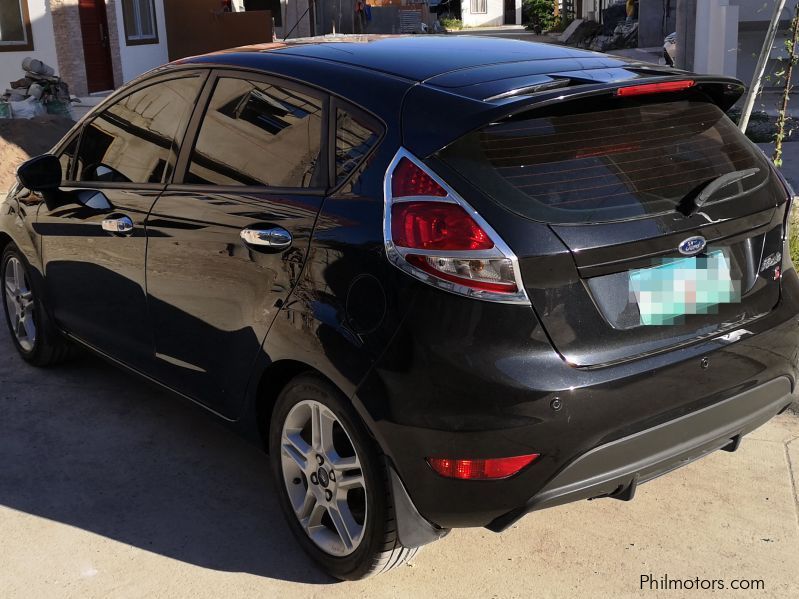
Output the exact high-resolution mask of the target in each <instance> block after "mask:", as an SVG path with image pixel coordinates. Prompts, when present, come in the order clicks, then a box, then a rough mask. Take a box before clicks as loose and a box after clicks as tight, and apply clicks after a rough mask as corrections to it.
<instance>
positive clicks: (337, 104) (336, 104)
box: [327, 96, 386, 194]
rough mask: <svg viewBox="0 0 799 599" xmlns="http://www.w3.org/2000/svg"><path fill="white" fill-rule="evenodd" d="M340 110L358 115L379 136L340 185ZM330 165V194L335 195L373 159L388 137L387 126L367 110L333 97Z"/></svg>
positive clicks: (329, 149)
mask: <svg viewBox="0 0 799 599" xmlns="http://www.w3.org/2000/svg"><path fill="white" fill-rule="evenodd" d="M339 110H342V111H344V112H348V113H350V115H352V116H355V115H357V116H358V117H359V118H362V119H363V120H364V121H366V122H367V123H368V124H369V126H370V127H371V128H372V130H373V131H374V132H375V134H377V140H376V141H375V143H374V145H373V146H372V147H371V148H369V151H368V152H367V153H366V154H364V155H363V158H361V160H360V162H358V165H357V166H356V167H355V168H354V169H352V171H350V173H349V174H347V176H346V177H344V178H343V179H342V180H341V181H340V182H339V183H336V128H337V125H338V123H337V119H336V115H337V113H338V111H339ZM328 123H329V126H328V136H329V141H328V158H327V160H328V164H329V165H330V168H329V169H328V185H329V187H330V193H331V194H332V193H335V192H336V191H338V190H339V189H341V188H342V187H344V186H345V185H347V183H349V181H350V180H351V179H352V178H353V176H355V174H356V173H357V172H358V169H359V168H360V167H361V165H362V164H363V163H364V162H366V161H367V160H369V159H371V158H372V155H373V154H374V153H375V152H377V149H378V148H379V147H380V144H382V143H383V139H384V138H385V136H386V126H385V124H384V123H383V121H381V120H380V119H379V118H377V117H376V116H374V115H372V114H371V113H369V112H367V111H366V110H364V109H362V108H360V107H358V106H356V105H355V104H352V103H350V102H347V101H345V100H343V99H341V98H339V97H336V96H332V97H331V101H330V118H329V120H328Z"/></svg>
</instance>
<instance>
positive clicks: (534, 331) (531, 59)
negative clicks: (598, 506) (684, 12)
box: [0, 36, 799, 579]
mask: <svg viewBox="0 0 799 599" xmlns="http://www.w3.org/2000/svg"><path fill="white" fill-rule="evenodd" d="M742 90H743V87H742V85H741V84H740V83H739V82H738V81H736V80H734V79H728V78H724V77H719V76H700V75H693V74H689V73H686V72H682V71H675V70H671V69H669V68H667V67H657V66H653V65H646V64H641V63H636V62H630V61H627V60H623V59H619V58H612V57H609V56H605V55H601V54H594V53H590V52H583V51H578V50H574V49H569V48H562V47H555V46H547V45H537V44H531V43H526V42H519V41H508V40H498V39H491V38H469V37H455V38H452V37H435V36H424V37H407V38H377V37H359V38H346V37H344V38H333V39H324V40H323V41H319V40H316V41H313V40H309V41H299V42H295V43H290V44H271V45H266V46H261V47H252V48H243V49H237V50H232V51H229V52H224V53H218V54H213V55H208V56H200V57H196V58H191V59H187V60H182V61H179V62H177V63H173V64H170V65H168V66H166V67H163V68H160V69H157V70H155V71H152V72H150V73H147V74H146V75H144V76H142V77H140V78H139V79H137V80H136V81H134V82H132V83H130V84H129V85H127V86H125V87H123V88H122V89H121V90H119V91H118V92H116V93H115V94H114V95H113V96H111V97H110V98H108V99H107V100H106V101H105V102H104V103H103V104H102V105H100V106H99V107H97V109H95V110H94V111H93V112H92V113H90V114H89V115H88V116H87V117H86V118H84V119H83V120H82V121H81V122H80V123H78V124H77V125H76V126H75V128H74V129H73V130H72V131H71V132H70V133H69V134H68V135H67V136H66V137H65V138H64V139H63V141H61V142H60V143H59V144H58V145H57V146H56V147H55V148H54V149H53V150H52V153H51V154H48V155H45V156H41V157H38V158H34V159H32V160H31V161H29V162H27V163H26V164H24V165H23V166H22V167H20V169H19V172H18V177H19V184H18V185H17V186H16V187H15V188H14V189H12V190H11V192H10V194H9V196H8V198H7V199H6V200H5V203H4V204H2V206H0V246H2V262H1V263H0V266H1V270H0V277H2V282H3V284H2V299H3V301H2V304H3V306H4V308H5V316H6V319H7V320H8V324H9V327H10V330H11V335H12V338H13V339H14V343H15V344H16V346H17V349H18V350H19V352H20V354H21V355H22V357H23V358H24V359H25V360H27V361H29V362H31V363H33V364H36V365H39V366H47V365H50V364H53V363H55V362H58V361H61V360H63V359H64V358H66V357H67V356H68V355H69V354H70V353H71V352H72V349H73V348H75V347H79V346H80V347H86V348H89V349H90V350H92V351H94V352H97V353H99V354H100V355H102V356H104V357H106V358H108V359H109V360H111V361H113V362H115V363H116V364H119V365H120V366H122V367H125V368H127V369H130V370H132V371H134V372H137V373H140V374H142V375H144V376H145V377H147V378H149V379H151V380H154V381H157V382H158V383H160V384H161V385H163V386H164V387H166V388H168V389H171V390H172V391H174V392H175V393H176V394H178V395H181V396H183V397H185V398H188V399H190V400H192V401H194V402H196V403H197V404H199V405H201V406H203V407H204V408H206V409H207V410H208V411H210V412H212V413H213V414H215V415H217V416H218V417H219V418H221V419H223V420H225V421H227V422H228V423H230V425H231V426H233V427H235V428H236V429H238V430H240V431H241V432H242V433H244V434H245V435H247V436H249V437H251V438H253V439H256V440H259V441H260V442H262V443H263V444H264V446H266V447H267V449H268V451H269V455H270V460H271V467H272V475H273V476H274V479H275V481H276V487H277V488H278V492H279V494H280V502H281V505H282V507H283V510H284V511H285V514H286V517H287V518H288V522H289V525H290V527H291V529H292V531H293V533H294V535H295V536H296V538H297V540H298V542H299V543H300V544H301V545H302V546H303V548H304V549H305V550H306V551H307V552H308V554H309V555H310V556H311V557H312V558H314V559H315V560H316V561H317V562H318V563H319V564H321V566H322V567H323V568H324V569H325V570H326V571H327V572H329V573H330V574H332V575H333V576H336V577H339V578H343V579H357V578H362V577H365V576H368V575H370V574H374V573H377V572H381V571H384V570H388V569H390V568H392V567H394V566H397V565H399V564H402V563H403V562H405V561H406V560H408V559H409V558H410V557H412V556H413V555H414V554H415V553H416V551H417V549H418V548H419V547H421V546H423V545H425V544H427V543H430V542H431V541H434V540H436V539H438V538H440V537H442V536H444V535H445V534H447V532H448V531H449V530H450V529H452V528H459V527H469V526H482V527H487V528H489V529H490V530H493V531H501V530H503V529H505V528H507V527H508V526H510V525H511V524H512V523H513V522H515V521H516V520H518V519H519V518H521V517H522V516H523V515H525V514H527V513H528V512H532V511H536V510H541V509H543V508H548V507H551V506H555V505H559V504H563V503H566V502H571V501H575V500H578V499H593V498H598V497H611V498H615V499H624V500H629V499H632V498H633V495H634V494H635V490H636V488H637V486H638V485H639V484H641V483H643V482H645V481H648V480H650V479H652V478H654V477H656V476H659V475H661V474H664V473H666V472H668V471H670V470H672V469H674V468H677V467H679V466H682V465H684V464H686V463H687V462H690V461H691V460H694V459H696V458H699V457H701V456H703V455H705V454H707V453H709V452H712V451H714V450H717V449H724V450H727V451H734V450H735V449H736V448H737V447H738V445H739V444H740V442H741V437H742V436H743V435H744V434H746V433H748V432H749V431H751V430H752V429H754V428H756V427H758V426H760V425H761V424H763V423H764V422H766V421H767V420H769V419H770V418H771V417H772V416H774V415H775V414H778V413H780V412H781V411H783V410H784V409H785V408H786V407H787V406H788V404H789V403H790V401H791V394H792V392H793V389H794V385H795V380H796V369H795V363H796V356H797V333H799V326H798V325H797V323H798V322H799V319H798V318H797V316H798V315H799V280H797V275H796V272H795V270H794V267H793V265H792V264H791V261H790V259H789V257H788V252H787V251H786V249H785V240H786V227H787V222H788V221H787V218H788V210H789V208H790V199H791V193H790V192H789V189H788V187H787V185H786V184H785V182H784V181H783V180H781V178H780V177H779V175H778V174H777V172H776V171H775V170H774V169H773V168H772V167H771V165H770V163H769V162H768V160H766V158H765V157H764V156H763V155H762V154H761V152H760V151H759V150H758V149H757V148H756V147H755V146H753V145H752V144H751V143H750V142H749V141H748V140H747V139H746V138H745V137H744V136H742V135H741V134H740V132H739V131H738V130H737V129H736V127H735V126H734V125H733V123H732V122H731V121H730V120H729V119H728V118H727V117H726V116H725V110H727V109H728V108H729V107H730V106H732V105H733V103H735V101H736V100H737V99H738V98H739V96H740V95H741V92H742ZM264 476H267V473H264Z"/></svg>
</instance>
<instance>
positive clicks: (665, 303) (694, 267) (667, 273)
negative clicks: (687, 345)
mask: <svg viewBox="0 0 799 599" xmlns="http://www.w3.org/2000/svg"><path fill="white" fill-rule="evenodd" d="M740 290H741V285H740V282H739V281H735V280H733V278H732V274H731V272H730V260H729V258H728V257H727V256H726V255H725V254H724V252H721V251H713V252H709V253H708V254H707V255H706V256H694V257H693V258H666V259H664V260H663V261H662V263H661V264H659V265H657V266H653V267H652V268H643V269H638V270H631V271H630V301H631V302H633V301H634V302H635V303H636V304H637V305H638V310H639V312H640V313H641V324H642V325H669V324H679V323H680V322H682V321H683V317H684V316H685V315H687V314H715V313H717V312H718V306H719V305H720V304H730V303H733V302H737V301H740V299H741V293H740Z"/></svg>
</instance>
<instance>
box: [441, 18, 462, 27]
mask: <svg viewBox="0 0 799 599" xmlns="http://www.w3.org/2000/svg"><path fill="white" fill-rule="evenodd" d="M439 23H441V26H442V27H443V28H444V29H463V21H461V20H460V19H452V18H450V17H444V18H443V19H439Z"/></svg>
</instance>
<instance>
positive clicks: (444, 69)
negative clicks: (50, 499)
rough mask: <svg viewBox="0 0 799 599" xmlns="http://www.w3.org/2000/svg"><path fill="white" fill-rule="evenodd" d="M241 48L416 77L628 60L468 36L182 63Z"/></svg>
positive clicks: (289, 44)
mask: <svg viewBox="0 0 799 599" xmlns="http://www.w3.org/2000/svg"><path fill="white" fill-rule="evenodd" d="M239 53H247V54H249V55H250V56H249V60H248V62H249V63H250V64H252V65H253V66H255V64H254V63H257V62H260V61H257V60H253V59H254V56H253V55H254V54H263V55H264V59H265V60H264V62H263V67H265V68H266V67H267V65H268V64H269V62H268V59H267V57H266V55H267V54H273V55H274V54H277V55H284V56H286V55H288V56H295V57H305V58H309V59H317V60H324V61H330V62H335V63H339V64H344V65H351V66H356V67H361V68H364V69H368V70H373V71H379V72H381V73H385V74H388V75H393V76H396V77H402V78H404V79H408V80H413V81H425V80H427V79H430V78H431V77H435V76H437V75H443V74H445V73H451V72H453V71H459V70H463V69H471V68H475V67H486V66H490V65H500V64H509V63H520V62H531V61H556V62H557V61H558V60H561V61H562V60H564V59H571V60H572V61H574V64H575V67H574V68H575V69H578V68H584V69H590V68H595V67H594V63H599V62H602V67H606V66H607V61H608V60H613V61H614V62H617V63H618V65H619V66H621V65H623V64H624V63H625V61H624V60H622V59H616V58H613V59H611V58H610V57H608V56H606V55H603V54H598V53H596V52H589V51H586V50H578V49H575V48H569V47H565V46H556V45H553V44H541V43H536V42H526V41H521V40H512V39H500V38H493V37H487V36H468V35H458V36H455V35H409V36H385V35H334V36H320V37H315V38H304V39H295V40H290V41H286V42H275V43H270V44H260V45H255V46H247V47H243V48H233V49H231V50H224V51H222V52H217V53H214V54H210V55H206V56H203V57H194V58H189V59H184V60H182V61H179V62H181V63H190V62H209V61H210V60H213V61H214V62H221V63H224V62H227V61H228V60H230V59H231V58H232V57H231V56H229V55H230V54H239ZM226 55H227V56H226ZM258 66H260V65H258ZM597 66H599V65H598V64H597ZM559 70H560V69H559Z"/></svg>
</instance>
